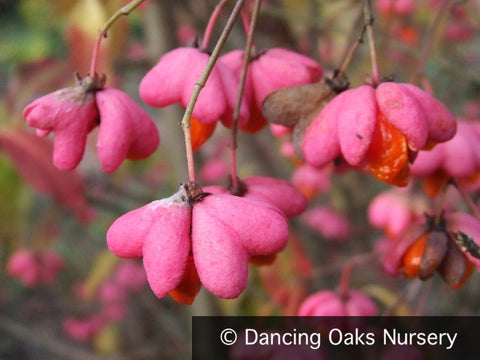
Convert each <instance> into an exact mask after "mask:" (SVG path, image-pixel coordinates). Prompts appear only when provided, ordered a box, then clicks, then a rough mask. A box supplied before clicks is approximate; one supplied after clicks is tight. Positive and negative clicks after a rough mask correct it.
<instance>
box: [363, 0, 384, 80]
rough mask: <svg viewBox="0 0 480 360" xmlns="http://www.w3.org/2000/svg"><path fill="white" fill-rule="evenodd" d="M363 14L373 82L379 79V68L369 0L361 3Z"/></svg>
mask: <svg viewBox="0 0 480 360" xmlns="http://www.w3.org/2000/svg"><path fill="white" fill-rule="evenodd" d="M363 14H364V19H365V27H366V28H367V35H368V46H369V48H370V59H371V62H372V77H373V81H374V83H377V82H378V81H379V80H380V70H379V68H378V61H377V53H376V50H375V38H374V36H373V27H372V24H373V15H372V8H371V4H370V0H365V1H364V3H363Z"/></svg>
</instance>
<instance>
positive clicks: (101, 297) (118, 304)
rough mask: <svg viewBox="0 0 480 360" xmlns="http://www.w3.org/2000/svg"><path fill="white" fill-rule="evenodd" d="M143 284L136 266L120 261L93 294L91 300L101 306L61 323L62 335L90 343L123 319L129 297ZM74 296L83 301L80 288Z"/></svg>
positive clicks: (80, 287) (140, 272) (128, 261)
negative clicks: (104, 329) (102, 331)
mask: <svg viewBox="0 0 480 360" xmlns="http://www.w3.org/2000/svg"><path fill="white" fill-rule="evenodd" d="M146 282H147V281H146V278H145V272H144V271H143V269H142V267H141V266H140V265H139V264H137V263H135V262H133V261H131V260H126V261H122V262H121V263H120V264H119V265H118V267H117V268H116V269H115V272H114V273H113V274H112V275H111V276H110V277H108V278H107V279H106V280H104V281H103V283H102V284H101V285H100V286H99V288H98V290H97V291H96V293H95V294H96V296H95V298H94V300H97V301H99V302H100V303H101V308H100V310H97V312H95V313H92V314H90V315H88V316H83V317H69V318H67V319H65V321H64V322H63V330H64V332H65V333H66V334H67V335H68V336H70V337H71V338H72V339H75V340H78V341H87V340H90V339H91V338H92V337H93V336H95V335H96V334H97V333H98V332H100V331H101V330H102V329H103V328H105V327H106V326H107V325H108V324H110V323H115V322H119V321H121V320H122V319H123V318H124V317H125V314H126V313H127V308H128V301H129V296H130V295H131V294H135V293H138V292H139V291H141V290H142V289H143V288H144V287H145V285H146ZM75 292H76V295H77V296H78V298H80V299H82V300H84V298H85V291H84V287H82V286H81V285H80V286H78V287H77V288H76V289H75ZM91 300H93V299H91Z"/></svg>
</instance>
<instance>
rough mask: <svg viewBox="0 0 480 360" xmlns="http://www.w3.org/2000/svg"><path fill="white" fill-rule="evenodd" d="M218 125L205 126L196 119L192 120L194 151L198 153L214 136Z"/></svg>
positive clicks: (191, 132) (191, 131) (191, 129)
mask: <svg viewBox="0 0 480 360" xmlns="http://www.w3.org/2000/svg"><path fill="white" fill-rule="evenodd" d="M216 126H217V123H216V122H215V123H212V124H203V123H201V122H200V121H198V120H197V119H195V118H194V117H192V118H190V134H191V137H192V148H193V151H197V150H198V149H200V147H201V146H202V145H203V144H204V143H205V141H207V140H208V139H209V138H210V136H212V134H213V132H214V131H215V127H216Z"/></svg>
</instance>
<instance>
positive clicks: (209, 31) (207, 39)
mask: <svg viewBox="0 0 480 360" xmlns="http://www.w3.org/2000/svg"><path fill="white" fill-rule="evenodd" d="M227 1H228V0H221V1H220V2H219V3H218V4H217V6H215V9H213V12H212V15H210V19H209V20H208V24H207V27H206V28H205V32H204V34H203V42H202V49H203V50H205V49H207V48H208V44H209V43H210V38H211V37H212V32H213V27H214V26H215V23H216V22H217V20H218V17H219V16H220V12H221V11H222V8H223V6H224V5H225V4H226V3H227Z"/></svg>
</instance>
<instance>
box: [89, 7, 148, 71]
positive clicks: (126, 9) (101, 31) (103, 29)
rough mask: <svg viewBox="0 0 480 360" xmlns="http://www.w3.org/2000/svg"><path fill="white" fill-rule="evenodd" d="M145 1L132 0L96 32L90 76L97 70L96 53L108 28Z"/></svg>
mask: <svg viewBox="0 0 480 360" xmlns="http://www.w3.org/2000/svg"><path fill="white" fill-rule="evenodd" d="M144 1H145V0H132V1H131V2H129V3H128V4H127V5H125V6H122V7H121V8H120V9H118V10H117V11H116V12H115V13H114V14H113V15H112V16H110V18H109V19H108V20H107V22H106V23H105V24H103V26H102V27H101V28H100V29H99V30H98V37H97V41H96V42H95V45H94V47H93V54H92V61H91V63H90V76H91V77H95V73H96V68H97V58H98V52H99V50H100V43H101V42H102V39H103V38H106V37H107V31H108V29H110V27H111V26H112V25H113V24H114V23H115V21H117V19H118V18H119V17H121V16H123V15H125V16H127V15H129V14H130V13H131V12H132V11H133V10H135V8H136V7H137V6H138V5H140V4H141V3H142V2H144Z"/></svg>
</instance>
